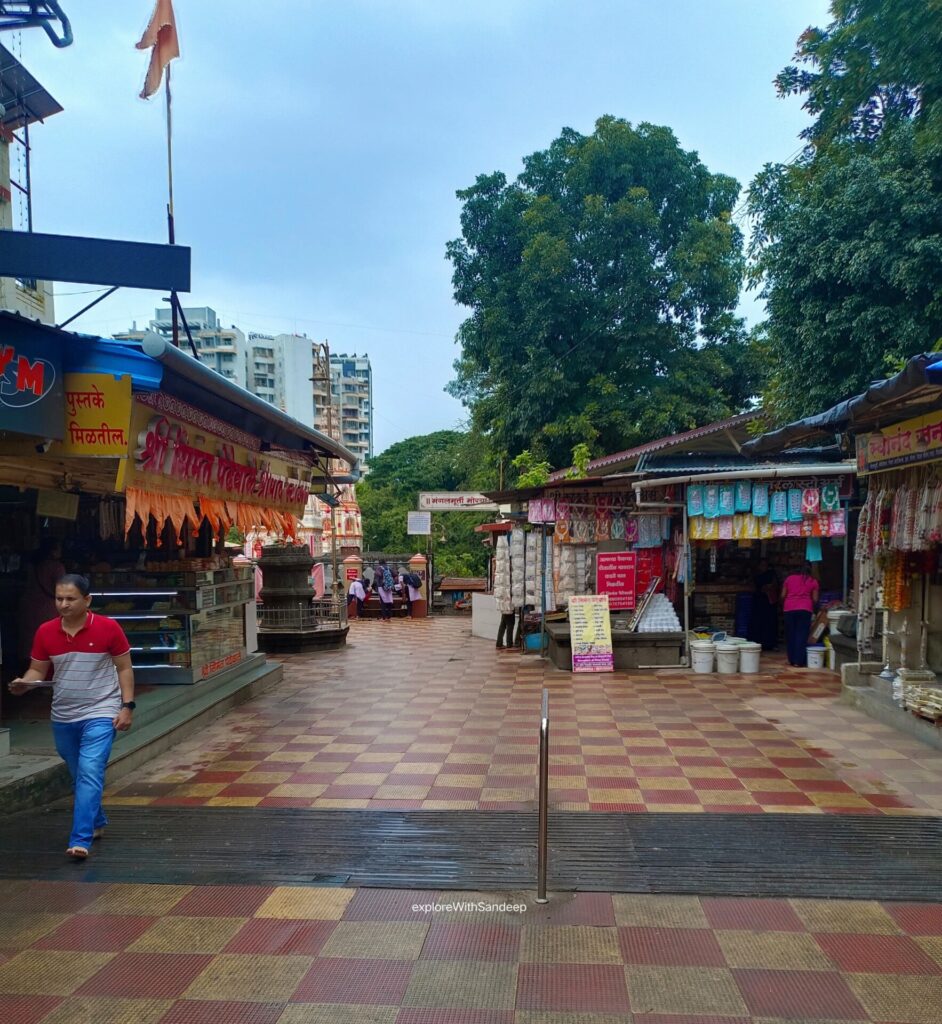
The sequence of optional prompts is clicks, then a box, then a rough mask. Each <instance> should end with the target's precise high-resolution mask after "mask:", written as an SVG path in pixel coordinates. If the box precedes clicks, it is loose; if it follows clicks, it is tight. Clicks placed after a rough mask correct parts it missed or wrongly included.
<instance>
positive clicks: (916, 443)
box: [857, 412, 942, 476]
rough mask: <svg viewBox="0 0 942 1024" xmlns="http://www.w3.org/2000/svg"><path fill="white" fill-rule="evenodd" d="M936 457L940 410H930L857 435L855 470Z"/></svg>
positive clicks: (940, 447) (940, 455) (940, 449)
mask: <svg viewBox="0 0 942 1024" xmlns="http://www.w3.org/2000/svg"><path fill="white" fill-rule="evenodd" d="M939 459H942V412H930V413H927V414H926V415H925V416H917V417H916V418H915V419H911V420H904V421H903V422H902V423H896V424H894V425H893V426H892V427H884V428H883V429H882V430H877V431H874V432H873V433H872V434H861V435H859V436H858V438H857V473H858V474H859V475H860V476H865V475H866V474H867V473H879V472H880V471H881V470H884V469H895V468H896V467H897V466H911V465H914V464H915V463H919V462H936V461H938V460H939Z"/></svg>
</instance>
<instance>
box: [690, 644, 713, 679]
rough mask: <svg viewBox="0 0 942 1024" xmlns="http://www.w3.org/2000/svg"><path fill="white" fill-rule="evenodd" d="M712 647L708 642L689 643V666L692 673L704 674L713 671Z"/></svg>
mask: <svg viewBox="0 0 942 1024" xmlns="http://www.w3.org/2000/svg"><path fill="white" fill-rule="evenodd" d="M713 652H714V646H713V644H712V643H711V642H710V641H709V640H693V641H691V643H690V665H691V667H692V668H693V670H694V672H699V673H700V674H705V673H708V672H712V671H713Z"/></svg>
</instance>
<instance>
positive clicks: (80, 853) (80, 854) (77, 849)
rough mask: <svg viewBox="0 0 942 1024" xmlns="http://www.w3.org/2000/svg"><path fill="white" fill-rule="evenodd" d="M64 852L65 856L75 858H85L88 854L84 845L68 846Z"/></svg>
mask: <svg viewBox="0 0 942 1024" xmlns="http://www.w3.org/2000/svg"><path fill="white" fill-rule="evenodd" d="M65 853H66V856H67V857H72V858H74V859H75V860H85V858H86V857H87V856H88V850H86V849H85V847H84V846H70V847H69V848H68V849H67V850H66V851H65Z"/></svg>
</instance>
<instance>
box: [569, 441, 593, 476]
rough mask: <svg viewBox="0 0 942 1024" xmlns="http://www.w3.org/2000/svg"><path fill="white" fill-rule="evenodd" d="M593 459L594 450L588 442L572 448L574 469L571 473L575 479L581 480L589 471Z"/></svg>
mask: <svg viewBox="0 0 942 1024" xmlns="http://www.w3.org/2000/svg"><path fill="white" fill-rule="evenodd" d="M591 461H592V450H591V449H590V448H589V446H588V445H587V444H577V445H576V446H575V448H573V450H572V469H571V470H570V472H569V475H570V476H571V477H572V478H573V479H574V480H579V479H581V478H582V477H584V476H585V475H586V473H588V471H589V463H590V462H591Z"/></svg>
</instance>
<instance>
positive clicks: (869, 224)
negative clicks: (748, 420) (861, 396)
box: [748, 0, 942, 422]
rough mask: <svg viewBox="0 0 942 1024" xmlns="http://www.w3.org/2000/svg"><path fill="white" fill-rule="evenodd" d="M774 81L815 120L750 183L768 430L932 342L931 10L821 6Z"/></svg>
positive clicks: (937, 278)
mask: <svg viewBox="0 0 942 1024" xmlns="http://www.w3.org/2000/svg"><path fill="white" fill-rule="evenodd" d="M831 13H832V15H833V17H834V20H833V22H832V23H831V24H830V25H829V26H828V27H827V28H826V29H823V30H822V29H816V28H813V29H808V30H807V31H806V32H805V33H804V34H803V35H802V36H801V38H800V40H799V48H798V53H797V58H798V61H799V66H794V65H793V66H791V67H788V68H786V69H785V70H784V71H783V72H782V73H781V74H780V75H779V77H778V79H777V86H778V89H779V92H780V93H781V94H783V95H785V94H789V93H800V94H802V95H804V97H805V108H806V109H807V110H808V111H809V113H811V114H812V115H813V116H814V118H815V120H814V122H813V124H812V125H811V126H810V127H809V128H808V129H807V131H806V132H805V133H803V134H804V137H805V138H806V139H807V140H808V141H809V147H808V149H807V150H806V151H805V153H804V154H803V156H802V157H801V158H800V159H799V160H798V161H797V163H796V164H794V165H791V166H783V165H768V166H766V167H765V168H764V169H763V170H762V171H761V172H760V174H759V175H758V176H757V177H756V179H755V180H754V181H753V182H752V185H751V187H750V190H749V200H748V201H749V209H750V212H751V213H752V215H753V217H754V218H755V230H754V233H753V236H752V240H751V243H750V258H751V259H750V267H749V275H750V278H751V280H752V283H753V284H754V285H756V286H759V287H761V289H762V292H761V294H762V296H763V297H764V298H765V299H766V304H767V310H768V320H767V321H766V323H765V324H764V325H763V331H762V335H761V338H760V340H759V341H758V343H757V345H756V353H757V355H758V356H759V357H760V358H762V359H763V361H764V362H765V363H766V364H767V366H768V371H769V375H768V384H767V387H766V390H765V394H764V395H763V404H764V406H765V408H766V409H767V410H768V411H769V413H770V415H771V417H772V419H773V420H775V421H779V422H781V421H783V420H787V419H791V418H794V417H798V416H803V415H806V414H808V413H812V412H816V411H818V410H820V409H822V408H825V407H826V406H828V405H830V404H832V403H833V402H834V401H835V400H836V399H838V398H840V397H842V396H846V395H851V394H854V393H857V392H859V391H861V390H862V389H863V388H865V387H866V386H867V385H868V384H869V383H870V382H871V381H872V380H873V379H875V378H879V377H885V376H886V375H887V374H888V373H891V372H893V371H894V370H895V369H896V368H897V367H898V365H899V363H900V361H901V360H904V359H906V358H908V357H909V356H912V355H914V354H915V353H917V352H920V351H924V350H926V349H930V348H932V347H933V345H934V343H935V342H936V341H937V339H938V338H939V336H940V334H942V147H940V145H939V142H940V140H942V131H940V125H942V120H940V119H942V103H940V97H942V64H940V61H939V52H940V51H939V45H940V43H942V4H940V3H938V2H931V3H927V2H925V0H894V2H893V3H887V2H885V0H853V2H851V0H834V2H833V3H832V5H831Z"/></svg>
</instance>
